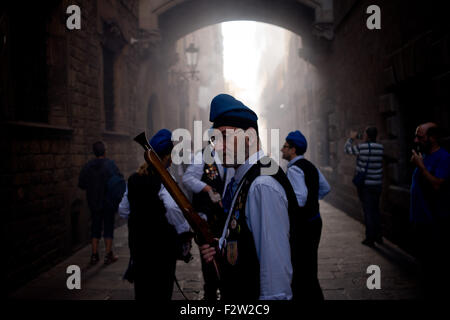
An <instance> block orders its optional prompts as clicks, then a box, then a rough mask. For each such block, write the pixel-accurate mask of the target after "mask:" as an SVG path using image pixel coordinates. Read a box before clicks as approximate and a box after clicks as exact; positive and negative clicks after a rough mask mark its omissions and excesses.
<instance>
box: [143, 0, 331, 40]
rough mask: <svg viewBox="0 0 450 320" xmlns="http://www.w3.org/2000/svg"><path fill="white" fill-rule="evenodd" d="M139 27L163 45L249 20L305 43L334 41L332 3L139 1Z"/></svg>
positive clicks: (328, 0) (317, 0) (299, 0)
mask: <svg viewBox="0 0 450 320" xmlns="http://www.w3.org/2000/svg"><path fill="white" fill-rule="evenodd" d="M139 12H140V14H139V20H140V27H141V28H142V29H145V30H147V31H151V30H153V31H155V30H158V31H159V32H160V34H161V36H162V40H163V42H164V43H169V44H170V43H173V42H174V41H176V40H177V39H179V38H180V37H182V36H184V35H186V34H189V33H191V32H193V31H195V30H198V29H200V28H202V27H206V26H208V25H212V24H216V23H221V22H226V21H233V20H252V21H258V22H265V23H269V24H273V25H276V26H279V27H283V28H285V29H287V30H290V31H292V32H294V33H296V34H298V35H301V36H302V38H303V39H304V41H305V42H306V43H310V42H312V41H313V40H314V39H315V38H316V37H312V35H315V36H317V37H319V38H320V37H324V38H326V39H328V40H331V39H332V38H333V29H332V28H333V1H332V0H278V1H273V0H245V1H243V0H228V1H221V0H190V1H186V0H160V1H154V0H141V1H140V9H139Z"/></svg>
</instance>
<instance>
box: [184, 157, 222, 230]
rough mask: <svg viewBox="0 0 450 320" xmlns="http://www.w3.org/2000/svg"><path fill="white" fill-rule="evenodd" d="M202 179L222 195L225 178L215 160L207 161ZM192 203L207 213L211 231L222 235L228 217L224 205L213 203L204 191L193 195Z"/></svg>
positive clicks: (196, 208) (197, 208)
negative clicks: (221, 175)
mask: <svg viewBox="0 0 450 320" xmlns="http://www.w3.org/2000/svg"><path fill="white" fill-rule="evenodd" d="M224 178H226V177H224ZM201 181H203V182H205V183H206V184H207V185H209V186H211V187H212V188H213V189H214V190H215V191H216V192H217V193H219V194H220V195H222V194H223V189H224V185H225V179H222V178H221V177H220V173H219V169H218V167H217V164H216V163H215V162H214V163H212V164H207V163H205V165H204V166H203V175H202V178H201ZM192 205H193V206H194V208H195V210H196V211H197V212H203V213H204V214H206V216H207V217H208V225H209V227H210V229H211V232H212V233H213V235H214V236H215V237H220V236H221V232H222V230H223V226H224V224H225V221H226V219H227V217H226V214H225V213H224V211H223V209H222V207H221V206H220V205H219V204H217V203H213V202H212V201H211V198H210V197H209V195H208V194H207V193H206V192H202V191H201V192H199V193H195V194H194V195H193V197H192Z"/></svg>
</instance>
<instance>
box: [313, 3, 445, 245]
mask: <svg viewBox="0 0 450 320" xmlns="http://www.w3.org/2000/svg"><path fill="white" fill-rule="evenodd" d="M335 4H336V5H335V9H336V10H337V11H336V12H337V13H339V14H338V16H337V19H336V23H337V24H336V26H335V38H334V40H333V41H332V42H331V43H330V46H329V48H328V52H327V53H326V54H325V58H324V60H323V64H322V65H318V69H319V72H320V77H321V79H322V81H323V82H324V84H325V86H324V90H322V91H321V92H318V96H319V98H320V101H321V103H320V104H321V105H320V108H321V111H320V112H319V113H318V114H317V115H318V117H316V118H315V119H311V118H310V119H309V121H312V120H317V121H324V122H325V124H327V126H328V128H329V133H328V135H329V139H328V143H329V146H328V163H329V164H328V166H329V167H330V168H331V170H330V171H328V172H327V174H326V175H327V178H328V179H329V181H330V182H331V184H332V186H333V190H334V191H333V192H332V193H331V194H330V196H329V197H328V198H327V199H328V201H330V202H331V203H332V204H334V205H336V206H338V207H339V208H341V209H343V210H345V211H346V212H348V213H349V214H350V215H352V216H353V217H356V218H358V219H361V218H362V214H361V209H360V204H359V201H358V199H357V196H356V191H355V188H354V187H353V185H352V183H351V179H352V176H353V173H354V166H355V159H354V158H352V157H351V156H346V155H345V154H344V152H343V145H344V143H345V141H346V139H347V137H348V135H349V131H350V130H351V129H357V130H359V131H362V130H363V129H364V128H365V127H366V126H367V125H375V126H377V127H378V129H379V140H380V141H381V142H382V143H383V144H384V146H385V153H386V156H387V157H386V159H385V165H384V170H385V181H384V192H383V195H382V203H381V207H382V211H383V214H382V222H383V226H384V231H385V234H386V235H387V236H388V237H389V238H390V239H391V240H394V241H395V242H397V243H398V244H400V245H402V246H403V247H405V248H408V247H409V244H410V241H409V236H410V233H409V231H410V230H409V227H408V211H409V191H408V189H409V185H410V179H411V173H412V170H413V168H412V166H411V165H410V164H409V158H410V150H411V148H412V140H413V137H414V131H415V128H416V126H417V125H418V124H420V123H423V122H426V121H436V122H438V123H440V124H441V125H442V126H444V127H447V128H449V124H450V123H449V121H450V117H449V110H450V108H449V105H450V98H449V94H448V90H446V89H444V88H448V84H449V80H450V73H449V70H450V65H449V62H450V60H449V57H450V52H449V49H450V46H449V44H450V43H449V30H450V28H449V21H448V19H447V18H446V17H445V15H446V12H448V4H447V2H433V5H431V4H427V5H425V4H424V2H423V1H388V0H386V1H382V0H379V1H335ZM373 4H376V5H379V6H380V8H381V12H382V29H381V30H374V31H371V30H368V29H367V28H366V19H367V17H368V15H367V14H366V8H367V7H368V6H369V5H373ZM318 128H320V127H318ZM318 131H319V130H317V131H316V132H317V134H313V136H315V137H319V136H320V135H319V132H318ZM312 141H313V143H318V141H317V139H316V140H314V138H313V140H312ZM324 154H325V156H327V154H326V152H325V153H324ZM316 160H317V161H319V163H320V162H322V163H323V160H321V159H320V157H319V159H316Z"/></svg>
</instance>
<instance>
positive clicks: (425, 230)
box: [410, 123, 450, 298]
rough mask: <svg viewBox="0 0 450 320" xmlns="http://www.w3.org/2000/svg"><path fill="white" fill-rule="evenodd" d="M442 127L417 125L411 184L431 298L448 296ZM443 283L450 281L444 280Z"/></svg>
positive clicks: (449, 173)
mask: <svg viewBox="0 0 450 320" xmlns="http://www.w3.org/2000/svg"><path fill="white" fill-rule="evenodd" d="M440 137H441V129H440V128H439V127H438V126H437V125H436V124H435V123H425V124H422V125H420V126H419V127H417V130H416V135H415V139H414V143H415V145H416V147H417V149H418V150H417V151H416V150H412V157H411V162H412V163H413V164H414V165H415V166H416V169H415V170H414V173H413V178H412V184H411V207H410V220H411V222H412V223H413V226H414V231H415V240H416V241H417V243H416V249H417V256H418V258H419V259H420V261H421V263H422V268H423V269H422V276H423V279H422V280H423V285H424V287H423V289H424V294H425V297H427V298H435V297H438V298H443V296H448V285H450V283H449V280H448V276H447V275H446V274H445V272H446V269H445V268H446V267H447V266H448V265H449V253H448V252H449V248H450V241H449V236H448V232H449V228H450V223H449V219H450V205H449V196H450V188H449V182H450V154H449V153H448V151H447V150H445V149H443V148H441V147H440V142H439V140H440ZM443 282H446V284H445V283H443Z"/></svg>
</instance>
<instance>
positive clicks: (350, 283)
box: [11, 202, 418, 300]
mask: <svg viewBox="0 0 450 320" xmlns="http://www.w3.org/2000/svg"><path fill="white" fill-rule="evenodd" d="M321 213H322V217H323V221H324V227H323V231H322V240H321V245H320V249H319V279H320V283H321V286H322V289H323V292H324V295H325V299H327V300H359V299H368V300H372V299H375V300H376V299H388V300H390V299H415V298H418V292H417V286H416V280H415V279H416V278H417V277H416V272H417V270H416V269H417V267H416V264H415V261H414V259H412V258H411V257H409V256H408V255H406V254H405V253H404V252H403V251H401V250H400V249H399V248H397V247H396V246H395V245H393V244H391V243H390V242H389V241H385V244H384V245H382V246H378V247H377V248H376V249H371V248H369V247H366V246H363V245H362V244H361V240H362V239H363V236H364V226H363V225H362V224H360V223H359V222H358V221H355V220H354V219H352V218H350V217H348V216H347V215H346V214H345V213H343V212H342V211H340V210H338V209H336V208H334V207H332V206H331V205H329V204H327V203H325V202H321ZM114 247H115V252H116V254H118V255H119V260H118V261H117V262H116V263H114V264H112V265H109V266H103V264H102V263H99V264H98V265H97V266H94V267H91V266H89V257H90V246H86V247H85V248H83V249H82V250H80V251H78V252H76V253H75V254H74V255H73V256H72V257H70V258H68V259H67V260H65V261H63V262H62V263H60V264H59V265H57V266H56V267H54V268H53V269H51V270H49V271H48V272H45V273H44V274H42V275H41V276H40V277H39V278H37V279H35V280H33V281H31V282H30V283H29V284H28V285H26V286H24V287H22V288H21V289H19V290H17V291H16V292H15V293H14V294H12V295H11V297H13V298H18V299H45V300H52V299H63V300H66V299H67V300H74V299H83V300H127V299H133V297H134V291H133V286H132V285H131V284H129V283H128V282H127V281H124V280H122V275H123V272H124V271H125V269H126V267H127V264H128V258H129V252H128V244H127V226H126V224H125V225H123V226H121V227H119V228H117V229H116V233H115V243H114ZM193 255H194V260H192V261H191V262H190V263H189V264H186V263H184V262H178V265H177V278H178V282H179V285H180V287H181V288H182V289H183V291H184V293H185V295H186V296H187V298H188V299H190V300H198V299H201V298H202V297H203V288H202V286H203V283H202V281H203V279H202V275H201V271H200V258H199V253H198V249H197V247H196V246H195V245H194V248H193ZM69 265H78V266H80V268H81V274H82V280H81V290H68V289H67V287H66V279H67V277H68V274H66V269H67V267H68V266H69ZM370 265H378V266H379V267H380V269H381V289H380V290H369V289H367V287H366V281H367V278H368V277H369V276H370V275H368V274H367V273H366V270H367V267H368V266H370ZM173 299H174V300H183V299H184V298H183V296H182V295H181V293H180V291H179V290H178V288H177V286H176V285H175V286H174V294H173Z"/></svg>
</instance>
